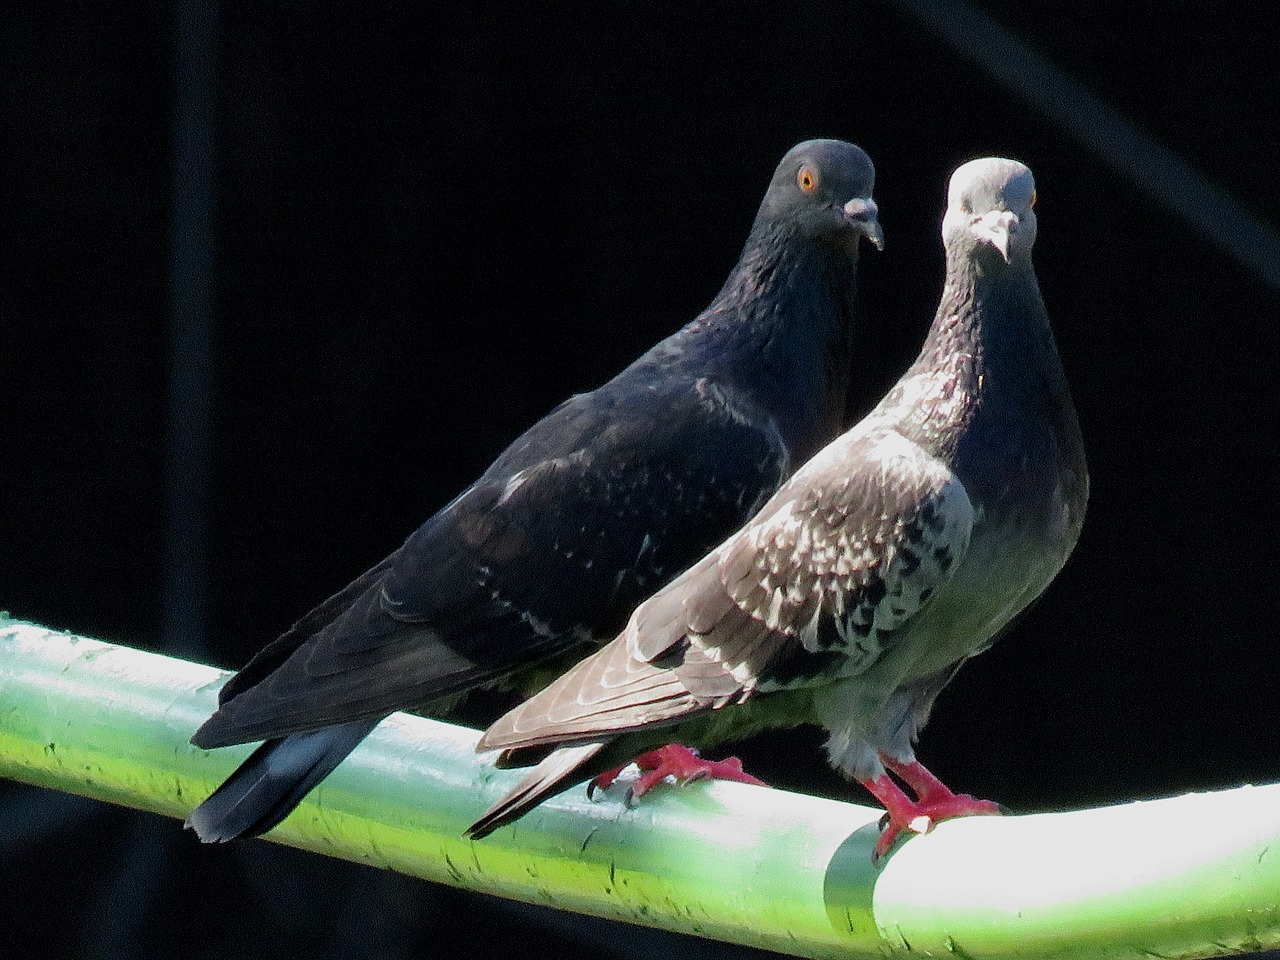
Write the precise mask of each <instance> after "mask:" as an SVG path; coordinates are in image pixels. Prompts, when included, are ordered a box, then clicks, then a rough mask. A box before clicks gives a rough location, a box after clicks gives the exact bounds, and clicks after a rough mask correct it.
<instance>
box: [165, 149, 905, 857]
mask: <svg viewBox="0 0 1280 960" xmlns="http://www.w3.org/2000/svg"><path fill="white" fill-rule="evenodd" d="M873 181H874V171H873V168H872V165H871V161H870V159H869V158H868V157H867V155H866V154H865V153H864V152H863V151H862V150H861V149H859V148H858V147H856V146H853V145H852V144H848V143H843V142H841V141H838V140H812V141H808V142H806V143H802V144H799V145H798V146H796V147H795V148H793V149H792V150H791V151H790V152H789V153H787V155H786V156H785V157H784V158H783V160H782V162H781V164H780V165H779V166H778V168H777V171H776V172H775V173H774V176H773V180H772V182H771V183H770V184H769V189H768V191H767V193H766V194H765V197H764V202H763V203H762V204H761V207H760V211H759V213H758V214H757V216H756V219H755V222H754V224H753V225H752V228H751V233H750V236H749V237H748V239H747V243H746V247H745V248H744V250H743V251H742V255H741V258H740V259H739V261H738V263H737V265H736V266H735V267H734V269H733V272H732V273H730V275H729V278H728V280H727V281H726V283H725V285H724V288H723V289H722V290H721V291H720V293H719V294H718V295H717V296H716V298H715V300H714V301H713V302H712V304H711V305H710V306H709V307H708V308H707V309H706V310H705V311H704V312H703V313H702V314H701V315H699V316H698V317H697V318H696V319H695V320H694V321H693V322H692V323H690V324H689V325H688V326H686V327H685V328H684V329H682V330H680V331H679V332H677V333H676V334H674V335H673V336H671V337H668V338H667V339H666V340H664V341H662V342H661V343H659V344H658V345H657V346H655V347H653V349H651V350H649V352H647V353H646V354H644V355H643V356H642V357H640V359H638V360H637V361H636V362H635V363H633V364H632V365H631V366H629V367H628V368H627V369H625V370H624V371H622V373H620V374H618V376H616V377H614V378H613V379H612V380H610V381H609V382H608V383H606V384H604V385H603V386H602V387H600V388H599V389H597V390H595V391H593V392H591V393H584V394H580V395H578V396H575V397H572V398H570V399H569V400H567V401H566V402H565V403H563V404H561V405H560V406H559V407H557V408H556V409H555V410H553V411H552V412H551V413H550V414H548V415H547V416H546V417H545V418H544V419H542V420H541V421H539V422H538V423H537V424H535V425H534V426H533V427H532V428H531V429H530V430H529V431H528V432H527V433H525V434H524V435H523V436H521V437H520V438H519V439H518V440H516V441H515V443H513V444H512V445H511V446H510V447H508V448H507V449H506V450H505V451H504V452H503V453H502V455H501V456H499V457H498V459H497V460H496V461H495V462H494V464H493V465H492V466H491V467H490V468H489V469H488V470H487V471H486V472H485V473H484V475H483V476H482V477H481V478H480V479H479V480H477V481H476V482H475V484H473V485H472V486H470V487H468V488H467V489H466V490H465V491H464V492H463V493H462V494H461V495H460V496H459V497H457V499H455V500H454V501H453V502H452V503H450V504H449V505H448V506H446V507H445V508H444V509H442V510H441V511H440V512H439V513H437V514H436V515H435V516H433V517H431V519H429V520H428V521H427V522H426V523H424V524H423V525H422V526H421V527H419V528H418V530H417V531H415V532H414V533H413V535H412V536H410V537H409V539H408V540H407V541H406V542H405V543H404V545H403V546H402V547H400V549H398V550H397V551H396V552H395V553H393V554H392V555H391V556H389V557H387V558H386V559H385V560H383V561H382V562H381V563H379V564H378V565H377V566H375V567H374V568H373V569H372V570H369V571H368V572H367V573H365V574H364V575H363V576H361V577H360V578H359V579H357V580H356V581H355V582H354V583H352V584H351V585H349V586H348V587H346V588H345V589H344V590H342V591H340V592H339V593H338V594H336V595H335V596H333V597H331V598H330V599H329V600H327V601H325V602H324V603H322V604H321V605H320V606H318V607H317V608H316V609H315V610H313V611H311V612H310V613H308V614H307V615H306V616H305V617H303V618H302V619H301V620H300V621H298V623H296V624H295V625H294V626H293V627H292V628H291V629H290V630H289V631H288V632H286V633H285V634H284V635H283V636H281V637H280V638H279V639H278V640H276V641H275V642H274V643H272V644H270V645H269V646H267V647H266V648H265V649H264V650H262V651H261V652H260V653H259V654H258V655H257V656H255V657H254V658H253V660H251V661H250V662H249V664H248V666H246V667H245V668H244V669H243V670H241V671H240V672H239V673H238V674H237V675H236V676H235V677H233V678H232V679H231V680H230V681H229V682H228V683H227V684H226V686H225V687H224V688H223V689H222V692H221V695H220V698H219V704H220V705H219V707H218V710H217V712H216V713H214V715H213V716H212V717H211V718H210V719H209V720H208V721H207V722H206V723H205V724H204V725H203V726H202V727H201V728H200V729H199V730H198V731H197V732H196V734H195V736H194V737H192V743H194V744H195V745H196V746H199V747H204V748H212V747H221V746H227V745H229V744H235V743H244V742H247V741H251V740H260V739H265V740H266V742H265V743H264V744H262V746H260V747H259V748H258V749H257V751H256V752H255V753H254V754H252V756H250V758H249V759H248V760H246V761H245V763H244V764H243V765H242V766H241V767H240V768H239V769H238V770H236V772H235V773H233V774H232V776H231V777H230V779H228V780H227V781H226V783H224V784H223V785H222V786H221V787H219V788H218V790H217V791H216V792H215V793H214V794H213V795H212V796H211V797H210V798H209V799H208V800H206V801H205V802H204V803H202V804H201V805H200V806H199V807H198V808H197V809H196V810H195V811H194V812H193V813H192V814H191V817H190V820H189V825H190V826H191V827H193V828H194V829H195V830H196V832H197V833H198V834H199V836H200V838H201V839H202V840H205V841H219V840H230V839H235V838H237V837H248V836H256V835H258V834H260V833H263V832H265V831H266V830H269V829H270V828H271V827H273V826H275V825H276V824H277V823H279V822H280V821H281V820H282V819H284V817H285V816H286V815H287V814H288V813H289V812H290V811H291V810H292V809H293V808H294V807H295V806H296V805H297V804H298V802H299V801H300V800H301V799H302V798H303V797H304V796H305V795H306V794H307V792H308V791H309V790H310V789H311V788H312V787H314V786H315V785H316V784H317V783H319V782H320V781H321V780H322V779H324V777H326V776H327V775H328V774H329V773H330V772H331V771H332V770H333V768H334V767H335V766H337V764H338V763H339V762H341V760H342V759H343V758H344V757H345V756H346V755H347V754H348V753H350V752H351V750H353V749H354V748H355V746H356V745H357V744H358V743H359V742H360V741H361V740H362V739H363V738H364V737H365V736H366V735H368V733H369V732H370V731H371V730H372V729H373V727H374V726H376V725H377V723H378V722H379V720H381V719H382V718H383V717H385V716H386V715H387V714H389V713H391V712H392V711H394V710H401V709H413V710H417V711H419V712H422V713H426V714H428V715H432V716H437V717H441V716H448V714H449V710H450V709H451V708H452V705H453V704H454V703H455V702H456V700H457V699H458V696H459V695H460V694H462V693H465V692H466V691H468V690H470V689H472V688H474V687H478V686H492V685H499V686H504V687H512V688H515V689H517V690H521V691H525V692H530V691H532V690H534V689H537V688H538V687H539V686H541V685H542V684H543V683H545V682H546V681H547V680H549V679H551V677H553V676H555V674H556V673H557V672H558V670H562V669H563V668H564V666H566V665H567V664H568V663H570V662H572V660H574V659H577V658H578V657H580V656H582V655H583V654H585V653H586V652H588V651H589V650H590V649H592V647H591V646H590V645H591V644H593V643H594V644H599V643H603V642H604V641H605V640H607V639H609V638H611V637H613V636H614V635H615V634H616V633H617V631H618V630H619V629H621V627H622V626H623V624H625V622H626V617H627V615H628V614H629V613H630V612H631V610H633V609H634V608H635V606H636V604H638V603H639V602H640V601H641V600H643V599H644V598H645V597H646V596H648V595H649V594H651V593H653V591H654V590H656V589H658V588H659V587H661V586H662V585H663V584H665V583H666V582H668V581H669V580H670V579H671V578H672V577H673V576H675V575H676V574H678V573H679V572H680V571H682V570H683V569H685V568H686V567H687V566H689V564H691V563H693V562H695V561H696V560H698V559H699V558H700V557H702V556H703V555H704V554H705V553H706V552H707V550H709V549H711V548H712V547H713V546H715V544H717V543H718V542H720V540H722V539H723V538H724V537H725V536H727V535H728V534H729V533H730V532H732V531H733V530H735V529H737V527H739V526H741V524H742V523H744V522H745V521H746V520H747V518H748V517H750V516H751V515H752V514H753V513H754V512H755V511H756V510H757V509H758V508H759V506H760V504H762V503H763V502H764V501H765V500H766V499H767V498H768V497H769V496H770V495H771V494H772V493H773V492H774V491H775V490H776V489H777V488H778V486H779V485H780V484H781V483H782V482H783V481H784V480H785V479H786V477H787V476H788V475H789V474H790V473H791V471H792V469H793V468H794V467H795V466H798V465H799V464H801V463H803V462H804V461H805V460H806V459H808V458H809V457H810V456H811V455H812V454H813V453H814V452H816V451H817V450H818V449H820V448H821V447H822V445H823V444H825V443H827V442H828V441H829V440H830V439H831V438H832V437H834V436H835V435H836V434H837V433H838V432H839V430H840V428H841V417H842V415H843V412H844V407H845V394H846V391H847V386H848V379H849V368H850V341H851V337H852V333H853V320H854V286H855V280H856V273H857V263H858V248H859V245H860V240H861V239H862V238H864V237H865V238H869V239H870V240H871V241H872V242H874V243H875V244H876V245H877V246H880V245H882V235H881V232H880V227H879V224H878V222H877V219H876V205H875V203H874V201H873V200H872V198H871V191H872V186H873Z"/></svg>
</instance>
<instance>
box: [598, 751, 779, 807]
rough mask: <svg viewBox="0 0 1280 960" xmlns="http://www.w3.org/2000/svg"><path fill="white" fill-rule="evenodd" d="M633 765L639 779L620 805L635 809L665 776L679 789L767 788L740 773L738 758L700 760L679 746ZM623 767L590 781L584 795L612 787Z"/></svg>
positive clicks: (651, 754) (645, 755)
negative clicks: (702, 785)
mask: <svg viewBox="0 0 1280 960" xmlns="http://www.w3.org/2000/svg"><path fill="white" fill-rule="evenodd" d="M632 762H633V763H635V765H636V766H637V767H639V768H640V777H639V779H637V780H636V782H635V783H633V784H632V785H631V786H630V787H628V788H627V793H626V796H625V797H624V798H623V803H625V804H626V805H627V806H628V807H630V806H634V805H635V802H636V801H637V800H639V799H640V798H641V797H643V796H644V795H645V794H646V793H648V792H649V791H650V790H652V789H653V788H654V787H656V786H657V785H658V784H660V783H662V781H664V780H665V779H666V778H667V777H671V778H673V779H674V780H675V782H676V785H677V786H681V787H683V786H685V785H686V784H690V783H695V782H697V781H698V780H735V781H737V782H738V783H752V784H755V785H756V786H758V787H764V786H768V784H766V783H765V782H764V781H763V780H760V779H759V778H757V777H753V776H752V775H751V774H749V773H747V772H746V771H745V770H743V769H742V761H741V760H739V759H738V758H737V757H728V758H726V759H724V760H703V759H702V758H701V757H700V756H698V753H697V751H695V750H693V749H691V748H689V747H686V746H682V745H681V744H678V743H672V744H668V745H667V746H665V747H659V748H658V749H657V750H650V751H649V752H648V753H642V754H641V755H640V756H638V757H636V758H635V760H634V761H632ZM626 766H628V765H624V766H622V767H616V768H614V769H612V770H607V771H605V772H604V773H602V774H600V775H599V776H598V777H596V778H595V779H594V780H592V781H591V783H589V784H588V785H587V796H588V797H593V796H595V792H596V791H597V790H606V789H608V788H609V787H610V786H612V785H613V782H614V781H615V780H617V779H618V774H620V773H621V772H622V771H623V770H624V769H625V767H626Z"/></svg>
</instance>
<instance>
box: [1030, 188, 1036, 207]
mask: <svg viewBox="0 0 1280 960" xmlns="http://www.w3.org/2000/svg"><path fill="white" fill-rule="evenodd" d="M1035 205H1036V192H1035V191H1034V190H1032V191H1031V207H1032V209H1034V208H1035Z"/></svg>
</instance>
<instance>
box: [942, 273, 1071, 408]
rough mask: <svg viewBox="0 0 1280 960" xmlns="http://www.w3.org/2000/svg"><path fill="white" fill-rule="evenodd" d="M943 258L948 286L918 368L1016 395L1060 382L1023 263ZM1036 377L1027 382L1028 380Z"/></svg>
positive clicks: (1045, 321) (1035, 287)
mask: <svg viewBox="0 0 1280 960" xmlns="http://www.w3.org/2000/svg"><path fill="white" fill-rule="evenodd" d="M987 252H988V251H985V250H980V251H977V254H978V255H976V256H975V255H974V253H973V252H972V251H971V252H970V253H969V255H968V256H948V258H947V261H948V262H947V283H946V288H945V293H944V295H943V299H942V302H941V303H940V304H939V306H938V315H937V317H936V318H935V320H934V322H933V327H932V328H931V329H930V331H929V336H928V338H927V340H926V342H925V347H924V350H923V351H922V352H921V358H920V362H925V363H928V364H929V365H930V366H933V367H935V368H936V367H940V366H941V367H953V368H955V369H956V372H957V373H961V374H967V375H968V376H967V377H964V379H973V380H975V381H976V380H979V379H980V380H981V381H982V382H983V384H984V385H985V383H986V381H987V380H988V379H990V378H992V377H994V378H995V380H994V382H993V383H992V386H996V387H1001V388H1010V389H1013V390H1016V389H1017V388H1018V387H1019V385H1025V386H1027V387H1028V388H1029V389H1035V388H1036V386H1037V384H1038V382H1039V380H1038V378H1039V377H1043V376H1045V375H1049V376H1050V378H1051V379H1061V378H1062V376H1063V374H1062V364H1061V361H1060V360H1059V358H1058V351H1057V347H1056V346H1055V345H1054V341H1053V334H1052V332H1051V331H1050V329H1049V317H1048V314H1047V313H1046V311H1045V308H1044V302H1043V301H1042V300H1041V299H1040V287H1039V284H1038V283H1037V282H1036V275H1035V270H1034V269H1033V268H1032V265H1031V261H1030V260H1027V259H1023V260H1015V261H1014V262H1013V263H1011V264H1005V263H998V262H996V257H995V255H994V251H991V253H992V256H990V257H988V256H985V255H984V254H986V253H987ZM1033 372H1034V374H1036V376H1030V374H1032V373H1033Z"/></svg>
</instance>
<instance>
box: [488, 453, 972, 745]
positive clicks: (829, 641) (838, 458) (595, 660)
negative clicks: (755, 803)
mask: <svg viewBox="0 0 1280 960" xmlns="http://www.w3.org/2000/svg"><path fill="white" fill-rule="evenodd" d="M973 523H974V513H973V508H972V505H971V504H970V502H969V497H968V495H967V493H966V491H965V489H964V486H963V485H962V484H961V483H960V481H959V480H958V479H957V478H956V477H955V476H954V475H953V474H952V472H951V471H950V469H949V468H947V467H946V466H945V465H944V464H943V463H942V462H941V461H939V460H938V459H936V458H935V457H933V456H931V455H930V454H929V453H928V452H926V451H925V450H923V449H922V448H921V447H919V446H918V445H917V444H915V443H913V442H912V441H910V440H907V439H906V438H904V437H903V436H901V435H900V434H898V433H896V432H895V431H893V430H891V429H880V430H878V431H874V432H873V431H867V430H858V429H855V430H853V431H851V432H850V433H848V434H846V435H845V436H843V437H841V438H840V439H839V440H836V441H835V442H833V443H832V444H830V445H829V446H828V447H826V448H825V449H824V450H823V451H822V452H821V453H819V454H818V455H817V456H816V457H814V458H813V460H811V461H810V462H809V463H808V464H806V465H805V467H804V468H803V469H801V470H800V472H799V473H797V474H796V475H795V476H794V477H793V478H792V479H791V481H789V482H788V483H787V484H786V485H785V486H784V487H783V488H782V489H781V490H780V491H779V492H778V493H777V494H776V495H775V496H774V497H773V498H772V499H771V500H770V501H769V502H768V504H766V506H765V507H764V509H763V510H762V511H761V512H760V514H759V515H758V516H757V517H756V518H755V519H754V520H752V521H751V523H750V524H748V525H747V526H746V527H745V528H744V529H743V530H741V531H740V532H739V533H737V534H735V535H734V536H733V537H732V538H730V539H729V540H728V541H726V542H725V543H724V544H723V545H721V546H720V547H719V548H718V549H717V550H715V551H713V552H712V553H711V554H709V555H708V556H707V557H706V558H705V559H704V560H702V561H701V562H700V563H699V564H697V565H696V566H695V567H693V568H691V569H690V570H689V571H688V572H686V573H685V574H684V575H683V576H681V577H680V578H678V579H677V580H675V581H674V582H673V583H672V584H670V585H669V586H668V587H667V588H665V589H664V590H662V591H660V592H659V593H657V594H656V595H654V596H653V597H652V598H651V599H650V600H648V601H647V602H645V603H644V604H643V605H641V606H640V607H639V608H638V609H637V610H636V612H635V613H634V615H633V616H632V618H631V620H630V622H629V623H628V625H627V628H626V629H625V630H624V631H623V633H622V634H621V635H620V636H619V637H618V638H617V639H615V640H614V641H613V642H612V643H610V644H609V645H608V646H607V647H605V648H604V649H603V650H601V651H600V652H598V653H597V654H595V655H593V656H591V657H590V658H588V659H587V660H585V661H583V662H582V663H580V664H578V665H577V666H576V667H575V668H573V669H572V670H570V671H569V672H568V673H566V674H565V675H563V676H562V677H561V678H560V679H559V680H557V681H556V682H555V683H553V684H552V685H551V686H549V687H548V688H547V689H546V690H544V691H543V692H542V693H540V694H539V695H537V696H535V697H533V698H532V699H531V700H529V701H527V702H525V703H524V704H522V705H521V706H519V707H517V708H516V709H515V710H513V711H511V712H510V713H508V714H507V715H506V716H504V717H503V718H501V719H500V720H499V721H498V722H497V723H495V724H494V725H493V726H492V727H491V728H490V729H489V730H488V731H487V732H486V733H485V735H484V738H483V739H482V740H481V743H480V749H496V748H507V749H512V748H516V749H518V748H523V747H529V746H535V745H539V744H563V743H572V742H578V741H585V740H591V739H598V738H601V737H604V736H609V735H614V734H618V733H622V732H625V731H627V730H633V729H637V728H640V727H650V726H661V725H671V724H675V723H678V722H680V721H681V720H683V719H686V718H689V717H691V716H694V715H696V714H699V713H704V712H707V711H710V710H714V709H719V708H720V707H723V706H725V705H728V704H735V703H741V702H743V701H745V700H747V699H748V698H750V697H752V696H755V695H757V694H767V693H770V692H772V691H776V690H782V689H787V688H791V687H797V686H804V685H808V684H817V683H822V682H825V681H827V680H831V679H835V678H836V677H850V676H856V675H858V674H860V673H862V672H863V671H865V670H866V669H867V668H868V667H869V666H870V665H871V664H873V663H874V662H875V661H876V659H877V658H878V657H879V656H880V655H881V654H882V653H883V652H884V651H886V650H888V649H890V648H891V647H892V646H893V644H894V643H896V642H897V641H898V640H899V639H900V637H901V636H902V633H903V631H902V628H903V627H904V626H905V625H906V624H908V623H909V621H910V620H911V618H912V617H913V616H914V615H915V614H916V613H917V612H918V611H919V610H920V609H922V608H923V607H924V606H925V605H926V604H927V603H928V602H929V599H930V597H931V596H932V595H933V593H934V592H935V591H936V590H937V589H938V588H939V586H941V585H942V584H943V583H944V582H945V581H946V580H947V578H948V577H949V576H950V575H951V572H952V570H954V568H955V567H956V565H957V564H958V563H959V561H960V560H961V558H962V557H963V555H964V553H965V550H966V549H967V548H968V544H969V536H970V532H971V530H972V527H973Z"/></svg>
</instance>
